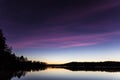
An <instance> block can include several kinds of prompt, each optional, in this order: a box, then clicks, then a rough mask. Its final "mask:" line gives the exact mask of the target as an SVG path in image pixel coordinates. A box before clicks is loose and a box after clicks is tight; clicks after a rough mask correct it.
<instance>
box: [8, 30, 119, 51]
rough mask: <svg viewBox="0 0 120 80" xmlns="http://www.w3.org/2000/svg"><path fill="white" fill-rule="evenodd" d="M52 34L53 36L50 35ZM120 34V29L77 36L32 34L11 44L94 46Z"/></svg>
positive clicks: (15, 45) (68, 46)
mask: <svg viewBox="0 0 120 80" xmlns="http://www.w3.org/2000/svg"><path fill="white" fill-rule="evenodd" d="M49 36H51V37H49ZM115 36H116V37H118V36H120V31H115V32H108V33H101V34H89V35H76V36H74V35H73V36H70V35H67V36H66V35H65V36H57V37H56V36H52V35H48V36H46V37H43V38H41V37H39V36H31V37H26V38H24V39H21V40H19V41H18V42H13V43H11V44H10V45H11V46H13V47H14V48H16V49H19V48H70V47H82V46H93V45H98V44H102V43H105V42H110V41H113V40H115V39H116V38H115Z"/></svg>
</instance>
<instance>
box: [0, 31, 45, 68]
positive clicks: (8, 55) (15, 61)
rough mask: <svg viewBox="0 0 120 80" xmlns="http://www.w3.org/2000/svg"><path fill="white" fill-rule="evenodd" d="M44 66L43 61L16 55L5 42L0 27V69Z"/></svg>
mask: <svg viewBox="0 0 120 80" xmlns="http://www.w3.org/2000/svg"><path fill="white" fill-rule="evenodd" d="M45 66H46V63H45V62H39V61H30V60H28V59H27V58H26V57H24V56H20V57H19V56H16V55H15V53H12V48H10V47H8V45H7V44H6V38H5V37H4V36H3V33H2V30H1V29H0V69H3V68H6V69H8V68H11V69H38V68H39V69H41V68H44V67H45Z"/></svg>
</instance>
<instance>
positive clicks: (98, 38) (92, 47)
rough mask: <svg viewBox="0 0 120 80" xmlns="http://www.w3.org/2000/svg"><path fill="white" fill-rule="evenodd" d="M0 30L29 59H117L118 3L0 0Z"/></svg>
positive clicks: (113, 0)
mask: <svg viewBox="0 0 120 80" xmlns="http://www.w3.org/2000/svg"><path fill="white" fill-rule="evenodd" d="M0 28H1V29H3V32H4V34H5V36H6V38H7V43H8V44H9V45H10V46H12V47H13V51H14V52H15V53H16V55H24V56H26V57H28V58H29V59H32V60H40V61H46V62H51V63H52V62H53V63H54V62H58V63H60V62H67V61H68V62H69V61H73V60H74V61H92V60H93V61H104V60H119V57H118V56H120V55H119V53H120V50H119V48H120V37H119V36H120V0H10V1H9V0H0ZM113 55H114V56H113Z"/></svg>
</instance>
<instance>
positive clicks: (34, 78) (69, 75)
mask: <svg viewBox="0 0 120 80" xmlns="http://www.w3.org/2000/svg"><path fill="white" fill-rule="evenodd" d="M11 80H120V72H100V71H95V72H92V71H70V70H66V69H54V68H53V69H51V68H49V69H46V70H43V71H33V72H32V71H31V72H27V73H26V74H24V76H21V77H20V78H18V77H13V78H12V79H11Z"/></svg>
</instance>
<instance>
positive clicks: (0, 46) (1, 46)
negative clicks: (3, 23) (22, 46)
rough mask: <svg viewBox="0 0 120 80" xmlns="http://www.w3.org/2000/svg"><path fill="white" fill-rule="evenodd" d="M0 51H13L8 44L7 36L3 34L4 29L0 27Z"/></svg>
mask: <svg viewBox="0 0 120 80" xmlns="http://www.w3.org/2000/svg"><path fill="white" fill-rule="evenodd" d="M0 53H1V54H2V53H11V48H9V47H8V46H7V44H6V38H5V37H4V36H3V33H2V30H1V29H0Z"/></svg>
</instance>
